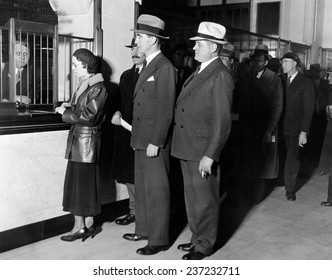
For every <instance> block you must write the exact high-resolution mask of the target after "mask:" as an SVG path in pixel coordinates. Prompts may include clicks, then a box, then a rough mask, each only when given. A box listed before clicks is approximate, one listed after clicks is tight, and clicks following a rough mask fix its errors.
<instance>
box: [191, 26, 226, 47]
mask: <svg viewBox="0 0 332 280" xmlns="http://www.w3.org/2000/svg"><path fill="white" fill-rule="evenodd" d="M225 34H226V28H225V27H224V26H222V25H221V24H218V23H215V22H209V21H202V22H201V23H200V24H199V26H198V32H197V36H196V37H192V38H190V40H193V41H199V40H207V41H211V42H214V43H217V44H227V41H226V40H225V39H224V36H225Z"/></svg>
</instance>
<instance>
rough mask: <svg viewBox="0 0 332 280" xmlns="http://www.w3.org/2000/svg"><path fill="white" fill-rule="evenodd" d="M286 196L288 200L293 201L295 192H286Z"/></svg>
mask: <svg viewBox="0 0 332 280" xmlns="http://www.w3.org/2000/svg"><path fill="white" fill-rule="evenodd" d="M286 197H287V200H289V201H295V200H296V195H295V193H291V192H286Z"/></svg>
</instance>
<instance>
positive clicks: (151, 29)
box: [131, 14, 169, 39]
mask: <svg viewBox="0 0 332 280" xmlns="http://www.w3.org/2000/svg"><path fill="white" fill-rule="evenodd" d="M131 30H132V31H134V32H135V33H141V34H147V35H152V36H156V37H159V38H162V39H169V37H167V36H165V22H164V21H162V20H161V19H160V18H158V17H156V16H152V15H146V14H143V15H140V16H139V17H138V19H137V25H136V28H135V29H131Z"/></svg>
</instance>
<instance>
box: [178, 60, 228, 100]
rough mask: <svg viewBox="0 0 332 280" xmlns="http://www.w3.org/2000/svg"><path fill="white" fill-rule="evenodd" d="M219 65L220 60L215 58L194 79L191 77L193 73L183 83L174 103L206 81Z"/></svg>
mask: <svg viewBox="0 0 332 280" xmlns="http://www.w3.org/2000/svg"><path fill="white" fill-rule="evenodd" d="M220 63H222V62H221V60H220V59H218V58H217V59H215V60H214V61H212V62H211V63H210V64H209V65H208V66H207V67H206V68H204V69H203V70H202V72H201V73H199V74H197V75H196V77H192V76H193V75H194V73H193V74H191V75H190V76H189V77H188V79H187V80H186V81H185V83H184V85H183V87H182V90H181V93H180V95H179V97H178V100H177V102H176V103H178V102H179V101H180V100H182V99H183V98H185V97H186V96H187V95H188V93H189V92H190V91H192V89H193V88H195V87H196V86H197V85H199V84H200V83H201V82H202V81H204V80H206V79H208V78H209V77H210V75H211V73H212V72H213V71H214V70H215V69H216V68H217V67H218V65H219V64H220ZM188 81H189V82H188Z"/></svg>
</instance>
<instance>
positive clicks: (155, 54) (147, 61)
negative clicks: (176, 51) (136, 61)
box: [146, 50, 161, 65]
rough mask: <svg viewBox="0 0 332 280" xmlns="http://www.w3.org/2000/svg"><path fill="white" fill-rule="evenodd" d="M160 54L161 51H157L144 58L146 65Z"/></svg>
mask: <svg viewBox="0 0 332 280" xmlns="http://www.w3.org/2000/svg"><path fill="white" fill-rule="evenodd" d="M160 53H161V50H158V51H156V52H154V53H152V54H150V55H149V56H147V57H146V65H148V64H149V63H150V62H151V61H152V59H154V58H155V57H156V56H157V55H158V54H160Z"/></svg>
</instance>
